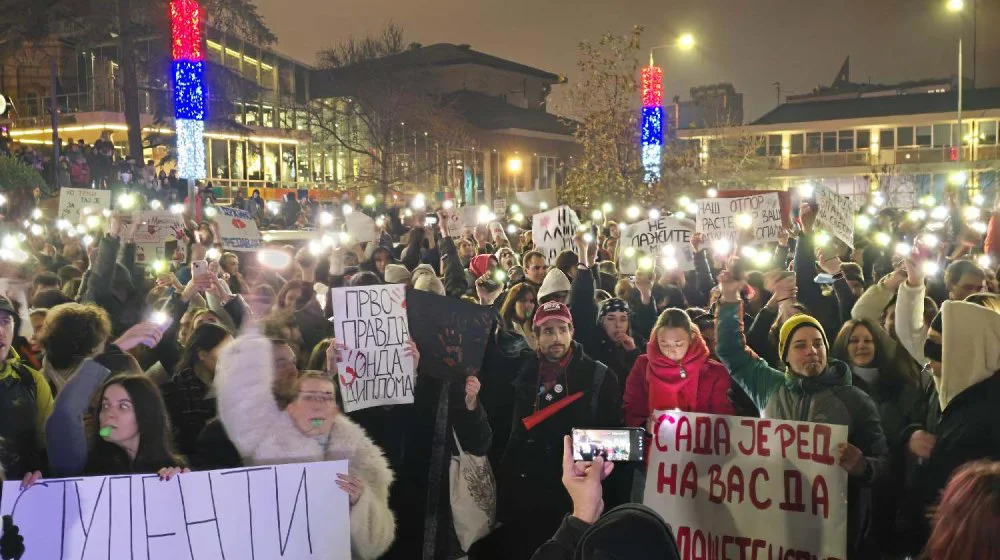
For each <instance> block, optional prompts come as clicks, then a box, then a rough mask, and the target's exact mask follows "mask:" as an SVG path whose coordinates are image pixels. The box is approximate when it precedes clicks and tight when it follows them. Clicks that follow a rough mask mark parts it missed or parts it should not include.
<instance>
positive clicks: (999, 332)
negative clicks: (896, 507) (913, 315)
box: [905, 301, 1000, 554]
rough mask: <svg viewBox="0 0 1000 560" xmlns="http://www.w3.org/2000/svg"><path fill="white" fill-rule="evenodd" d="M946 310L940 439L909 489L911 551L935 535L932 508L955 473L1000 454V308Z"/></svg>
mask: <svg viewBox="0 0 1000 560" xmlns="http://www.w3.org/2000/svg"><path fill="white" fill-rule="evenodd" d="M941 313H942V327H943V332H942V333H941V335H942V340H941V342H942V347H943V355H942V362H941V378H940V379H939V380H938V388H939V399H940V403H941V406H942V413H941V421H940V423H939V424H938V426H937V429H936V430H935V431H934V435H935V436H937V443H936V444H935V446H934V450H933V451H932V452H931V456H930V458H928V459H927V461H926V462H924V463H923V464H921V465H919V466H917V467H916V469H915V471H914V473H913V476H912V478H911V481H910V484H909V487H908V489H907V492H906V494H905V496H906V498H907V502H906V510H905V517H906V520H907V521H909V527H908V528H909V529H911V530H910V531H909V535H910V536H909V539H908V541H907V542H908V543H910V545H911V547H912V548H911V549H910V550H909V551H908V552H911V553H914V554H915V553H917V552H918V551H919V550H920V549H921V548H922V547H923V546H924V544H925V543H926V542H927V538H928V536H929V535H930V527H929V524H928V517H927V512H928V511H929V509H930V508H931V507H933V506H934V505H935V504H936V503H937V500H938V496H939V494H940V492H941V491H942V490H943V489H944V487H945V485H946V484H947V483H948V479H949V478H951V475H952V473H954V472H955V470H956V469H957V468H958V467H960V466H962V465H963V464H965V463H967V462H969V461H975V460H979V459H988V460H991V461H997V460H1000V416H998V415H997V403H1000V375H997V371H998V370H1000V350H998V348H1000V314H997V313H996V312H994V311H992V310H990V309H987V308H985V307H981V306H979V305H976V304H973V303H966V302H953V301H949V302H945V303H944V304H943V305H942V307H941Z"/></svg>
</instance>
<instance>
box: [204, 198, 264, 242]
mask: <svg viewBox="0 0 1000 560" xmlns="http://www.w3.org/2000/svg"><path fill="white" fill-rule="evenodd" d="M215 208H216V209H217V210H218V211H219V215H218V216H217V217H216V218H215V224H216V226H217V227H218V228H219V237H220V241H221V242H222V248H223V249H225V250H226V251H253V250H255V249H260V248H261V247H263V246H264V241H263V240H262V239H261V238H260V231H259V230H258V229H257V222H255V221H254V219H253V216H251V215H250V213H249V212H247V211H246V210H240V209H239V208H233V207H231V206H216V207H215Z"/></svg>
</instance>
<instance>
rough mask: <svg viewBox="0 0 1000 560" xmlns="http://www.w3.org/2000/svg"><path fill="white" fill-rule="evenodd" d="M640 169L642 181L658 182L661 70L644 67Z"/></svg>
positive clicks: (661, 92)
mask: <svg viewBox="0 0 1000 560" xmlns="http://www.w3.org/2000/svg"><path fill="white" fill-rule="evenodd" d="M640 140H641V144H642V167H643V169H645V171H646V172H645V177H644V180H645V182H647V183H656V182H658V181H659V180H660V165H661V161H662V155H663V69H662V68H659V67H656V66H646V67H644V68H643V69H642V128H641V129H640Z"/></svg>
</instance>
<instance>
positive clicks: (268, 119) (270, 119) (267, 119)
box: [263, 105, 274, 128]
mask: <svg viewBox="0 0 1000 560" xmlns="http://www.w3.org/2000/svg"><path fill="white" fill-rule="evenodd" d="M263 108H264V120H263V125H264V126H265V127H267V128H274V107H273V106H271V105H263Z"/></svg>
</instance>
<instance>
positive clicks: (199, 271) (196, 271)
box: [191, 260, 208, 278]
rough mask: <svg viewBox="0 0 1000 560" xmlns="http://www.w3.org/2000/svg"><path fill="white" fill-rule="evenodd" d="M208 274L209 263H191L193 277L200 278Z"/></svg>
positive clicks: (204, 261)
mask: <svg viewBox="0 0 1000 560" xmlns="http://www.w3.org/2000/svg"><path fill="white" fill-rule="evenodd" d="M206 274H208V261H206V260H200V261H194V262H192V263H191V276H192V277H193V278H198V277H201V276H204V275H206Z"/></svg>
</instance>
